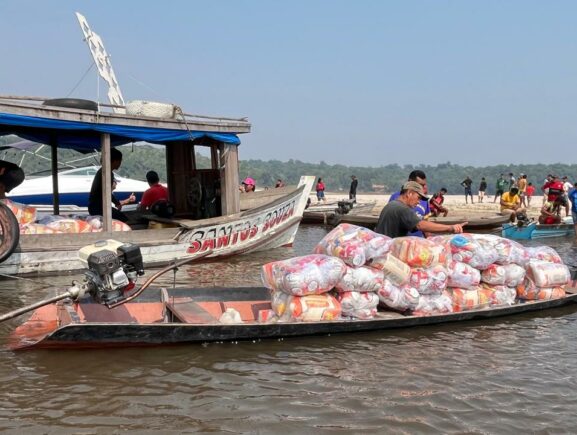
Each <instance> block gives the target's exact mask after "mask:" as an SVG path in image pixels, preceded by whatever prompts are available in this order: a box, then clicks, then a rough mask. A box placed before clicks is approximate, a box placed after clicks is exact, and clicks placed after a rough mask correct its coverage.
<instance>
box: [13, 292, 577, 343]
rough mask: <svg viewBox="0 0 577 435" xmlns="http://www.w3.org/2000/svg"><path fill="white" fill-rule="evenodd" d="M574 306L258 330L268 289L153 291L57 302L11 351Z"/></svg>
mask: <svg viewBox="0 0 577 435" xmlns="http://www.w3.org/2000/svg"><path fill="white" fill-rule="evenodd" d="M575 303H577V289H576V288H570V289H568V291H567V294H566V296H564V297H563V298H560V299H554V300H547V301H525V302H517V303H516V304H514V305H512V306H504V307H498V308H488V309H482V310H475V311H465V312H458V313H451V314H443V315H433V316H428V317H417V316H406V315H403V314H399V313H396V312H391V311H384V312H379V313H378V315H377V317H376V318H374V319H372V320H334V321H322V322H289V323H259V321H258V318H259V313H260V312H261V311H262V310H265V311H266V310H269V309H270V308H271V304H270V293H269V291H268V290H267V289H265V288H260V287H244V288H214V287H211V288H198V289H171V290H162V289H150V290H147V291H146V292H145V293H144V294H143V295H142V296H140V297H139V298H138V299H135V300H134V301H131V302H129V303H126V304H125V305H121V306H119V307H117V308H113V309H110V310H109V309H108V308H106V307H105V306H103V305H100V304H97V303H94V302H91V301H84V302H80V303H65V302H59V303H57V304H53V305H48V306H45V307H43V308H40V309H38V310H36V311H35V312H34V313H33V314H32V316H31V317H30V318H29V320H28V321H26V322H25V323H23V324H22V325H21V326H19V327H18V328H16V329H15V331H14V332H13V333H12V335H11V337H10V343H9V346H10V347H11V348H12V349H14V350H19V349H34V348H82V347H110V346H123V347H125V346H153V345H167V344H178V343H203V342H211V341H236V340H253V339H265V338H277V337H297V336H307V335H321V334H335V333H344V332H360V331H375V330H386V329H400V328H408V327H415V326H424V325H434V324H440V323H453V322H462V321H467V320H480V319H493V318H497V317H503V316H512V315H516V314H522V313H528V312H541V311H543V310H548V309H553V308H557V307H561V306H565V305H572V304H575ZM228 308H234V309H235V310H237V311H238V312H239V313H240V316H241V319H242V323H234V324H223V323H220V322H219V318H220V316H221V315H222V313H223V312H224V311H225V310H226V309H228Z"/></svg>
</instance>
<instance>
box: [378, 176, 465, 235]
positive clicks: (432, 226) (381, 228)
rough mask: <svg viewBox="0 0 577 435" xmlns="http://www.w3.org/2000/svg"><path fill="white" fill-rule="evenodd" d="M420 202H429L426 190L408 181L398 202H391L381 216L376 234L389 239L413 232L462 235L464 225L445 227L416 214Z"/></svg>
mask: <svg viewBox="0 0 577 435" xmlns="http://www.w3.org/2000/svg"><path fill="white" fill-rule="evenodd" d="M419 201H428V198H427V196H426V195H425V190H424V189H423V186H421V185H420V184H419V183H417V182H416V181H407V182H406V183H405V184H404V185H403V188H402V189H401V192H400V195H399V196H398V198H397V199H396V200H393V201H391V202H389V203H388V204H387V205H386V206H385V207H383V210H382V211H381V215H380V216H379V221H378V222H377V226H376V228H375V232H377V233H380V234H384V235H386V236H389V237H393V238H394V237H404V236H408V235H409V233H410V232H411V231H415V230H419V231H422V232H425V233H454V234H457V233H462V232H463V226H464V225H465V224H466V222H464V223H462V224H455V225H445V224H439V223H436V222H430V221H427V220H423V219H421V218H420V217H419V216H417V215H416V214H415V212H414V208H415V207H416V206H417V205H418V204H419Z"/></svg>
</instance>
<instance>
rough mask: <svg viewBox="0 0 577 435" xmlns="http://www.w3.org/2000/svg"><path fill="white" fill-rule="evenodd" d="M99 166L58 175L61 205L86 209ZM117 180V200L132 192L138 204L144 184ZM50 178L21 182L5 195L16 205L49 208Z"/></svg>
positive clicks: (131, 180) (146, 185) (120, 178)
mask: <svg viewBox="0 0 577 435" xmlns="http://www.w3.org/2000/svg"><path fill="white" fill-rule="evenodd" d="M97 171H98V166H86V167H83V168H76V169H67V170H65V171H61V172H59V173H58V197H59V198H60V201H59V203H60V204H61V205H62V206H78V207H88V195H89V193H90V187H91V186H92V181H93V180H94V176H95V175H96V172H97ZM114 179H115V180H116V181H117V186H116V190H115V191H114V195H115V196H117V197H118V198H119V199H124V198H127V197H128V196H129V195H130V194H131V193H134V195H135V196H136V200H137V201H140V198H141V196H142V193H143V192H144V191H145V190H146V189H148V187H149V186H148V183H146V182H145V181H139V180H133V179H131V178H125V177H120V176H119V175H116V174H114ZM52 192H53V191H52V175H49V176H46V177H35V178H30V179H28V178H27V179H26V180H24V182H23V183H22V184H21V185H20V186H18V187H16V188H15V189H14V190H12V192H10V193H9V194H8V195H7V196H8V197H9V198H10V199H11V200H12V201H16V202H20V203H23V204H30V205H52V203H53V193H52Z"/></svg>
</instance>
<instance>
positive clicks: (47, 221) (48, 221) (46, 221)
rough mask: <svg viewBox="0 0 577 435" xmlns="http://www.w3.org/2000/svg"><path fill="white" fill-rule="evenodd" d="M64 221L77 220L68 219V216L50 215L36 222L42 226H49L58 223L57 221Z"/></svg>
mask: <svg viewBox="0 0 577 435" xmlns="http://www.w3.org/2000/svg"><path fill="white" fill-rule="evenodd" d="M62 219H75V218H68V217H66V216H60V215H54V214H49V215H46V216H42V217H41V218H40V219H38V220H37V221H36V223H37V224H42V225H48V224H51V223H52V222H56V221H60V220H62Z"/></svg>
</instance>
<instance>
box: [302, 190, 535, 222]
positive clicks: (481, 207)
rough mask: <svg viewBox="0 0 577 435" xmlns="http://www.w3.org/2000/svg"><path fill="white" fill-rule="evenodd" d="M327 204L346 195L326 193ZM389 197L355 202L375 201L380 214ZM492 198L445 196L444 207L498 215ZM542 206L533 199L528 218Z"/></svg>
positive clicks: (365, 195)
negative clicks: (471, 199)
mask: <svg viewBox="0 0 577 435" xmlns="http://www.w3.org/2000/svg"><path fill="white" fill-rule="evenodd" d="M325 196H326V199H327V202H335V201H340V200H342V199H348V195H343V194H342V193H333V192H327V193H326V194H325ZM389 197H390V195H383V194H374V193H361V194H358V195H357V201H358V202H359V203H365V202H372V201H375V207H374V208H373V210H372V213H373V214H378V213H380V211H381V209H382V208H383V207H384V206H385V204H387V202H389ZM493 199H494V198H493V196H490V197H488V198H485V199H484V200H483V202H482V203H479V202H478V201H477V197H476V196H475V197H474V200H475V203H474V204H471V203H470V202H469V204H466V203H465V196H464V195H445V207H447V209H449V216H451V215H452V216H481V215H488V214H494V213H499V200H497V202H493ZM311 201H312V204H317V198H316V195H315V194H314V193H313V194H312V195H311ZM541 206H542V197H541V196H538V197H534V198H533V199H532V201H531V207H529V210H528V213H527V214H528V215H529V216H530V217H536V216H539V211H540V209H541Z"/></svg>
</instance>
